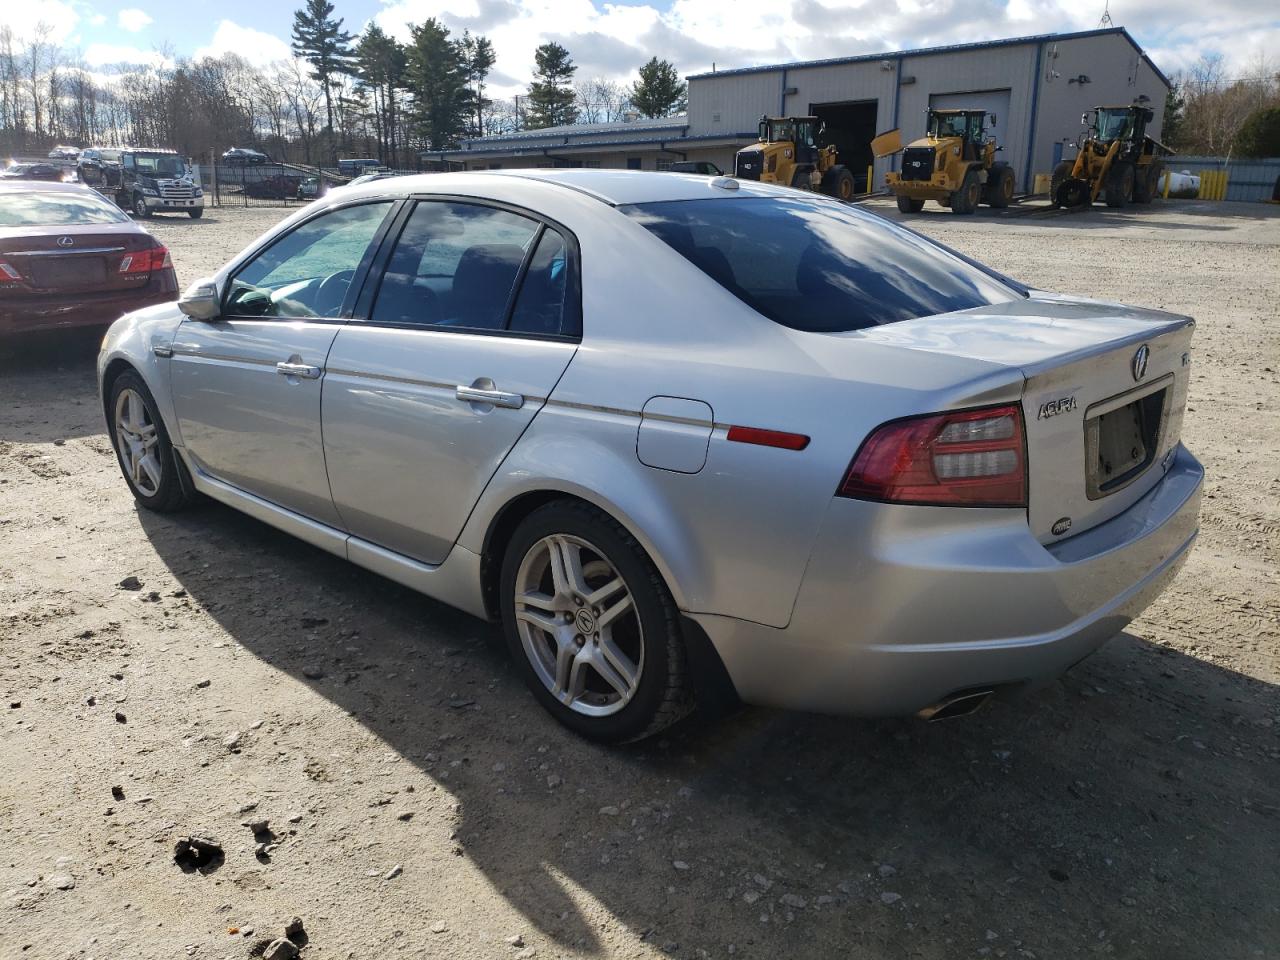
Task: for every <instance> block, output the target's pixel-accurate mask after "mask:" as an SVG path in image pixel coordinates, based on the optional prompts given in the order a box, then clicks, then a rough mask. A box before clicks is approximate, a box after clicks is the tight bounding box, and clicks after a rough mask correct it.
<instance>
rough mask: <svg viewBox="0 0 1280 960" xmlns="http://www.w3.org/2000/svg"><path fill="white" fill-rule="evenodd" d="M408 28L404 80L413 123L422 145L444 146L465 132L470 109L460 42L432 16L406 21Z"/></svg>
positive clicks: (453, 143) (470, 103) (469, 120)
mask: <svg viewBox="0 0 1280 960" xmlns="http://www.w3.org/2000/svg"><path fill="white" fill-rule="evenodd" d="M409 31H410V37H411V39H410V42H409V45H408V47H407V48H406V50H405V54H406V58H407V67H406V70H405V80H406V85H407V86H408V88H409V92H410V94H411V95H412V97H413V120H414V125H415V127H416V129H417V133H418V135H419V137H421V139H422V141H423V143H424V145H426V146H427V147H429V148H430V149H432V150H444V149H447V148H449V147H452V146H454V145H456V144H457V142H458V140H459V139H460V138H461V137H463V136H464V135H465V134H466V132H467V128H468V126H469V125H470V122H471V117H472V113H473V105H472V97H471V91H470V89H469V88H468V87H467V67H466V62H465V58H464V56H463V51H462V44H460V43H459V42H458V41H456V40H451V39H449V31H448V29H447V28H446V27H445V26H444V25H443V24H442V23H440V22H439V21H438V20H436V19H435V18H434V17H431V18H429V19H428V20H427V21H426V22H425V23H423V24H421V25H420V26H413V25H410V27H409Z"/></svg>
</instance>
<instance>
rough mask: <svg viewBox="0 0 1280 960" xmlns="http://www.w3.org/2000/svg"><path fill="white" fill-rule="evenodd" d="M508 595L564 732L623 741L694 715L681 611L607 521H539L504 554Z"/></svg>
mask: <svg viewBox="0 0 1280 960" xmlns="http://www.w3.org/2000/svg"><path fill="white" fill-rule="evenodd" d="M500 587H501V590H500V596H501V606H502V622H503V629H504V632H505V633H506V638H507V645H508V647H509V648H510V650H511V653H512V656H514V657H515V658H516V660H517V662H518V663H519V664H520V666H521V670H522V672H523V673H524V676H525V682H526V683H527V684H528V686H529V689H530V690H532V691H533V694H534V696H535V697H536V698H537V699H538V701H539V702H540V703H541V704H542V706H543V707H544V708H546V710H547V711H548V712H550V713H551V715H552V716H554V717H555V718H556V719H557V720H559V721H560V722H561V723H562V724H564V725H565V726H566V727H569V728H570V729H571V730H573V731H575V732H576V733H578V734H581V735H582V736H584V737H588V738H590V739H592V740H598V741H601V742H605V743H623V742H626V741H629V740H639V739H641V738H643V737H647V736H650V735H652V734H654V733H657V732H658V731H659V730H662V729H663V728H664V727H667V726H670V725H671V724H672V723H674V722H675V721H676V720H678V719H680V718H681V717H682V716H684V715H685V714H686V713H688V712H689V711H690V710H691V709H692V707H693V698H692V695H691V693H690V691H689V689H688V685H687V682H686V667H685V649H684V642H683V638H682V637H681V634H680V626H679V618H678V615H677V611H676V605H675V601H674V600H673V599H672V597H671V594H670V592H669V591H668V590H667V588H666V585H665V584H664V583H663V582H662V578H661V577H660V576H659V574H658V571H657V569H656V568H655V567H654V565H653V563H652V561H650V560H649V558H648V556H647V555H646V554H645V552H644V550H643V549H642V548H641V547H640V545H639V543H637V542H636V540H635V538H634V537H632V536H631V535H630V534H629V533H628V532H627V531H626V530H625V529H624V528H623V527H622V526H621V525H620V524H619V523H618V522H617V521H615V520H613V518H611V517H609V516H608V515H607V514H604V513H602V512H601V511H599V510H597V509H595V508H594V507H590V506H588V505H586V504H583V503H577V502H572V501H558V502H554V503H550V504H547V505H546V506H544V507H541V508H539V509H538V510H536V511H534V512H533V513H531V514H530V515H529V516H528V517H527V518H525V520H524V521H523V522H522V523H521V524H520V526H519V527H518V528H517V529H516V532H515V534H514V535H513V536H512V539H511V543H510V544H509V545H508V547H507V551H506V554H505V556H504V557H503V563H502V573H501V584H500Z"/></svg>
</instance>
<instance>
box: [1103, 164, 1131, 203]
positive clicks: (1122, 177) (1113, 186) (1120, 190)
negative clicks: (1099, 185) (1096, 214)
mask: <svg viewBox="0 0 1280 960" xmlns="http://www.w3.org/2000/svg"><path fill="white" fill-rule="evenodd" d="M1133 182H1134V176H1133V164H1131V163H1127V162H1123V161H1121V162H1119V163H1113V164H1112V165H1111V169H1110V170H1109V171H1107V182H1106V194H1107V206H1108V207H1124V206H1127V205H1128V204H1129V202H1130V201H1132V200H1133Z"/></svg>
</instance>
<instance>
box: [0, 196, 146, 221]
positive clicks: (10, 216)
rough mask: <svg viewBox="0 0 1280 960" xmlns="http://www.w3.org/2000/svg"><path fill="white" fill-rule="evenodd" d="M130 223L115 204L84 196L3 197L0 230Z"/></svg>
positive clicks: (0, 203)
mask: <svg viewBox="0 0 1280 960" xmlns="http://www.w3.org/2000/svg"><path fill="white" fill-rule="evenodd" d="M128 219H129V218H128V217H127V216H125V215H124V212H123V211H122V210H121V209H120V208H119V207H117V206H116V205H115V204H113V203H108V202H107V201H106V200H99V199H98V198H97V197H91V196H85V195H84V194H76V193H61V192H59V193H28V192H26V191H23V192H22V193H18V192H16V191H15V192H12V193H10V192H9V191H7V190H6V191H4V192H2V193H0V227H42V226H45V227H67V226H73V225H75V224H77V223H120V222H122V221H124V220H128Z"/></svg>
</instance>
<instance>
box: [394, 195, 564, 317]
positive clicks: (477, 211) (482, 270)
mask: <svg viewBox="0 0 1280 960" xmlns="http://www.w3.org/2000/svg"><path fill="white" fill-rule="evenodd" d="M522 277H523V280H522ZM517 284H520V292H519V295H518V296H516V297H514V298H513V296H512V295H513V293H514V292H515V290H516V287H517ZM567 290H568V256H567V248H566V245H565V242H564V239H563V238H562V237H561V236H560V234H559V233H558V232H557V231H555V230H552V229H550V228H545V227H544V226H543V225H542V224H541V223H540V222H538V221H537V220H533V219H531V218H529V217H525V216H521V215H520V214H517V213H512V212H510V211H507V210H500V209H497V208H495V207H486V206H481V205H479V204H468V203H455V202H452V201H435V200H432V201H423V202H420V203H419V204H418V205H417V206H416V207H415V208H414V211H413V213H412V214H411V215H410V217H409V219H408V221H407V222H406V223H405V227H404V230H403V231H402V233H401V234H400V237H399V239H398V240H397V241H396V246H395V249H394V251H393V252H392V254H391V258H390V260H389V261H388V263H387V269H386V272H385V274H384V276H383V279H382V284H381V286H380V287H379V289H378V294H377V297H376V299H375V300H374V303H373V310H372V311H371V312H370V315H369V319H370V321H372V322H374V323H387V324H397V325H406V324H407V325H413V326H427V327H456V328H459V329H468V330H512V331H516V332H522V333H538V334H542V333H545V334H551V335H555V334H559V333H561V332H562V327H563V323H564V319H563V318H564V310H565V303H566V300H567V296H566V292H567Z"/></svg>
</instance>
